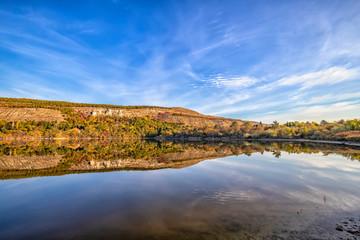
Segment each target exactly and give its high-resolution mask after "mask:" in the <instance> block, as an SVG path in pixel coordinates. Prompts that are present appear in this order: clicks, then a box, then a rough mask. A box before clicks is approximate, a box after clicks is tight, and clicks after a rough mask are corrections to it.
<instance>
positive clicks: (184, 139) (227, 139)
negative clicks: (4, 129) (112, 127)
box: [0, 136, 360, 147]
mask: <svg viewBox="0 0 360 240" xmlns="http://www.w3.org/2000/svg"><path fill="white" fill-rule="evenodd" d="M91 140H97V141H101V140H105V141H113V140H150V141H151V140H155V141H174V142H176V141H182V142H202V141H203V142H298V143H306V142H309V143H323V144H338V145H346V146H357V147H360V142H351V141H338V140H314V139H306V138H292V139H291V138H259V139H251V138H233V137H191V136H190V137H140V138H119V137H110V138H109V137H108V138H91V137H80V138H76V137H75V138H49V137H40V138H18V137H14V138H11V137H10V138H9V137H6V138H0V142H7V141H11V142H36V141H91Z"/></svg>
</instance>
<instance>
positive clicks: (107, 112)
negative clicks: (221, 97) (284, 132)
mask: <svg viewBox="0 0 360 240" xmlns="http://www.w3.org/2000/svg"><path fill="white" fill-rule="evenodd" d="M69 109H72V110H73V111H74V112H76V113H79V114H80V115H81V116H83V117H85V118H88V117H101V116H108V117H125V118H135V117H140V118H144V117H148V118H152V119H160V120H162V121H165V122H169V123H176V124H183V125H185V126H191V127H196V128H202V127H211V128H213V127H215V126H216V125H220V126H221V127H222V128H225V129H227V128H229V127H230V126H231V124H233V122H234V121H236V122H238V123H239V124H240V125H241V124H243V123H244V121H241V120H236V119H229V118H222V117H215V116H207V115H203V114H200V113H198V112H196V111H193V110H190V109H186V108H180V107H173V108H165V107H156V106H119V105H105V104H84V103H70V102H60V101H42V100H34V99H16V98H0V120H6V121H10V122H12V121H58V122H61V121H64V119H65V118H66V117H67V114H66V110H67V111H68V110H69ZM64 110H65V111H64ZM250 124H251V125H254V124H256V122H250Z"/></svg>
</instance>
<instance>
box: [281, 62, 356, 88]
mask: <svg viewBox="0 0 360 240" xmlns="http://www.w3.org/2000/svg"><path fill="white" fill-rule="evenodd" d="M354 77H359V71H358V70H357V69H346V68H344V67H337V66H336V67H332V68H329V69H325V70H321V71H318V72H311V73H306V74H303V75H295V76H290V77H285V78H282V79H280V80H279V81H278V84H279V85H280V86H281V85H296V84H300V85H301V86H302V87H301V90H304V89H307V88H311V87H315V86H318V85H325V84H330V85H332V84H336V83H340V82H343V81H346V80H351V79H354Z"/></svg>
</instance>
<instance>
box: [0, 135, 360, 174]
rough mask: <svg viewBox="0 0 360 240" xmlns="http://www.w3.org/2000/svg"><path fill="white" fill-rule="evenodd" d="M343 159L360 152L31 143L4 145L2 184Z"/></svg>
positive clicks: (298, 146) (305, 146)
mask: <svg viewBox="0 0 360 240" xmlns="http://www.w3.org/2000/svg"><path fill="white" fill-rule="evenodd" d="M264 151H269V152H273V154H274V156H275V157H279V156H280V155H281V152H288V153H307V154H311V153H319V152H322V153H324V154H340V155H343V156H345V157H347V158H348V159H351V160H359V159H360V148H356V147H355V148H354V147H349V146H342V145H329V144H318V143H284V142H281V143H258V142H252V143H249V142H240V143H199V142H154V141H140V140H128V141H112V142H80V143H71V142H69V143H58V142H27V143H2V144H0V179H11V178H26V177H33V176H49V175H63V174H70V173H81V172H99V171H113V170H153V169H162V168H184V167H188V166H192V165H195V164H197V163H199V162H201V161H203V160H207V159H214V158H221V157H226V156H231V155H241V154H246V155H251V154H252V153H255V152H260V153H262V152H264Z"/></svg>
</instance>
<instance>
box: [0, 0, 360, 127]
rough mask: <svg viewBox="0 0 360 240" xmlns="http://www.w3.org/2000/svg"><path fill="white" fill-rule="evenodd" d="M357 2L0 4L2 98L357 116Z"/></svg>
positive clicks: (265, 115) (225, 112)
mask: <svg viewBox="0 0 360 240" xmlns="http://www.w3.org/2000/svg"><path fill="white" fill-rule="evenodd" d="M359 23H360V1H350V0H345V1H305V0H302V1H182V0H179V1H170V0H169V1H120V0H119V1H115V0H114V1H111V0H108V1H106V0H103V1H5V0H2V1H1V2H0V86H1V88H0V96H5V97H25V98H37V99H51V100H66V101H74V102H88V103H111V104H119V105H158V106H168V107H171V106H179V107H186V108H190V109H194V110H196V111H199V112H201V113H203V114H211V115H217V116H224V117H232V118H240V119H244V120H257V121H263V122H270V123H271V122H272V121H273V120H278V121H281V122H284V121H294V120H300V121H307V120H309V121H320V120H322V119H326V120H328V121H332V120H339V119H352V118H359V117H360V40H359V39H360V24H359Z"/></svg>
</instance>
